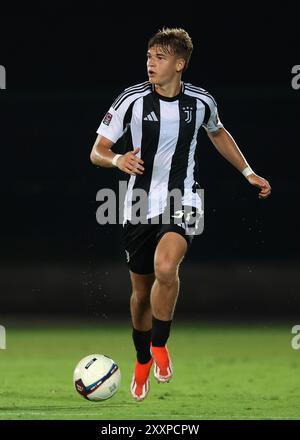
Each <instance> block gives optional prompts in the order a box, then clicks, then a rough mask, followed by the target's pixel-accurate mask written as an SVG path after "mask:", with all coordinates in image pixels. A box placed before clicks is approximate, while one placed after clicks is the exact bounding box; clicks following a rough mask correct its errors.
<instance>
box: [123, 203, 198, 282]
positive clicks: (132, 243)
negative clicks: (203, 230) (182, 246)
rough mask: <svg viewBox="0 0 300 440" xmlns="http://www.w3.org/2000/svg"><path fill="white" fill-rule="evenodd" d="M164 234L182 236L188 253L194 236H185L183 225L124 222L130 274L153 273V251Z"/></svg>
mask: <svg viewBox="0 0 300 440" xmlns="http://www.w3.org/2000/svg"><path fill="white" fill-rule="evenodd" d="M193 209H194V208H193ZM194 210H195V209H194ZM159 220H161V216H159ZM183 220H184V219H183ZM166 232H176V233H178V234H180V235H182V236H183V237H184V239H185V240H186V242H187V245H188V247H187V251H188V249H189V248H190V246H191V244H192V241H193V238H194V235H190V234H186V229H185V228H184V227H183V225H180V224H176V223H175V221H173V222H172V223H171V222H170V224H162V223H159V224H151V223H149V224H143V223H138V224H132V223H130V222H129V221H128V220H127V221H126V223H125V224H124V225H123V233H124V246H125V253H126V261H127V264H128V267H129V269H130V270H131V271H132V272H134V273H137V274H150V273H153V272H154V253H155V249H156V246H157V244H158V242H159V240H160V239H161V238H162V236H163V235H164V234H165V233H166Z"/></svg>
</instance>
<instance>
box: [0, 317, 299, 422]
mask: <svg viewBox="0 0 300 440" xmlns="http://www.w3.org/2000/svg"><path fill="white" fill-rule="evenodd" d="M291 327H292V325H288V324H287V325H283V324H281V325H279V326H278V325H274V326H271V325H268V326H262V325H261V326H233V325H232V326H229V325H221V324H218V325H215V326H214V325H212V324H210V325H208V324H207V325H204V324H203V325H197V324H192V323H188V324H184V323H183V322H180V323H178V322H177V323H176V321H175V322H174V324H173V327H172V333H171V337H170V339H169V343H168V346H169V349H170V353H171V355H172V360H173V364H174V377H173V379H172V381H171V382H170V383H167V384H157V383H156V381H155V380H154V378H153V372H151V387H150V393H149V395H148V397H147V399H146V400H144V401H143V402H135V401H133V400H132V398H131V395H130V391H129V386H130V382H131V377H132V371H133V367H134V362H135V358H134V351H133V345H132V342H131V328H130V324H126V325H124V324H116V325H112V324H111V325H108V324H106V325H103V324H99V327H95V326H87V325H83V324H78V326H75V325H72V326H61V327H55V326H48V327H46V326H45V327H41V326H39V327H23V328H21V327H20V328H10V327H8V328H7V348H6V350H0V377H1V389H0V418H1V419H47V420H50V419H65V420H67V419H94V420H101V419H107V420H115V419H119V420H128V419H130V420H138V419H144V420H148V419H152V420H153V419H156V420H158V419H160V420H162V419H165V420H175V419H183V420H200V419H298V418H300V417H299V416H300V374H299V371H300V350H298V351H297V350H293V349H292V347H291V338H292V334H291ZM97 352H98V353H103V354H106V355H108V356H110V357H112V358H113V359H114V360H115V361H116V362H117V363H118V364H119V367H120V369H121V373H122V382H121V388H120V390H119V391H118V393H117V394H115V395H114V396H113V397H112V398H111V399H109V400H107V401H104V402H89V401H86V400H85V399H83V398H82V397H81V396H80V395H79V394H77V392H76V391H75V389H74V387H73V382H72V376H73V370H74V367H75V365H76V363H77V362H78V361H79V360H80V359H81V358H82V357H84V356H86V355H88V354H92V353H97Z"/></svg>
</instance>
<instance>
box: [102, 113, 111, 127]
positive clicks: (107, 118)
mask: <svg viewBox="0 0 300 440" xmlns="http://www.w3.org/2000/svg"><path fill="white" fill-rule="evenodd" d="M112 117H113V115H112V114H111V113H109V112H107V113H106V115H105V116H104V118H103V124H105V125H109V124H110V122H111V120H112Z"/></svg>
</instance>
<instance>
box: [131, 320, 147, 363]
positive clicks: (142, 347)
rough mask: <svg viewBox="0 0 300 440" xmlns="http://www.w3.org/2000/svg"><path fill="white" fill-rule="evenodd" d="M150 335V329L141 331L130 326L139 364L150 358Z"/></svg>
mask: <svg viewBox="0 0 300 440" xmlns="http://www.w3.org/2000/svg"><path fill="white" fill-rule="evenodd" d="M151 335H152V331H151V330H148V331H146V332H143V331H140V330H136V329H135V328H134V327H132V339H133V342H134V346H135V349H136V355H137V360H138V361H139V362H140V363H141V364H147V362H149V361H150V359H151V358H152V356H151V351H150V342H151Z"/></svg>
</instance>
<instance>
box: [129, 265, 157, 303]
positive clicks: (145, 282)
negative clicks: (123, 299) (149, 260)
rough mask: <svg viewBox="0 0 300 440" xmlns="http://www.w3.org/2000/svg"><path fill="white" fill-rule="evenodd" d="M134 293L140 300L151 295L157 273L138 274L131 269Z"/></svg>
mask: <svg viewBox="0 0 300 440" xmlns="http://www.w3.org/2000/svg"><path fill="white" fill-rule="evenodd" d="M129 274H130V279H131V285H132V292H133V295H134V296H135V297H136V298H137V299H140V300H143V299H145V298H147V297H149V296H150V293H151V289H152V285H153V283H154V281H155V274H154V272H153V273H150V274H145V275H144V274H138V273H135V272H132V271H131V270H130V271H129Z"/></svg>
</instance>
